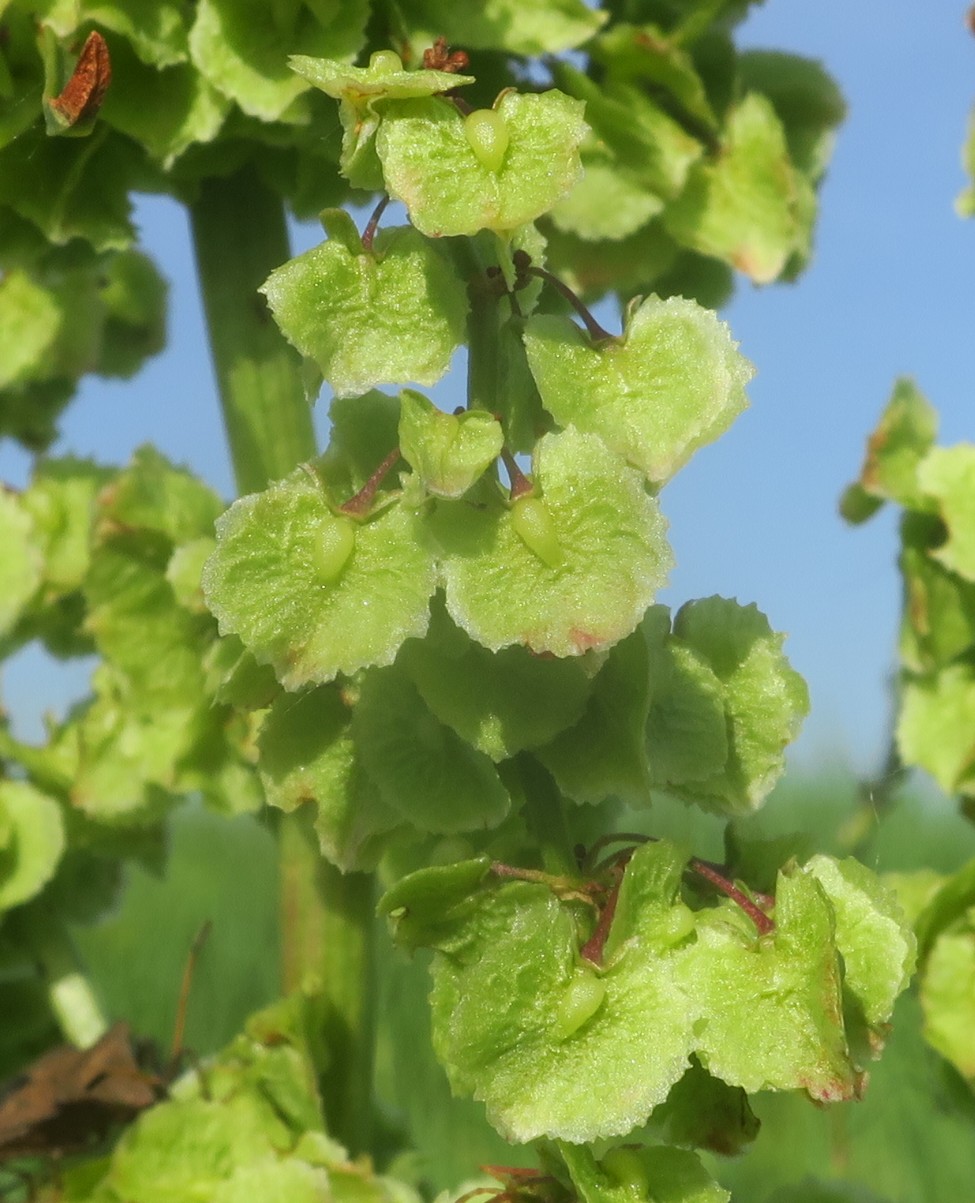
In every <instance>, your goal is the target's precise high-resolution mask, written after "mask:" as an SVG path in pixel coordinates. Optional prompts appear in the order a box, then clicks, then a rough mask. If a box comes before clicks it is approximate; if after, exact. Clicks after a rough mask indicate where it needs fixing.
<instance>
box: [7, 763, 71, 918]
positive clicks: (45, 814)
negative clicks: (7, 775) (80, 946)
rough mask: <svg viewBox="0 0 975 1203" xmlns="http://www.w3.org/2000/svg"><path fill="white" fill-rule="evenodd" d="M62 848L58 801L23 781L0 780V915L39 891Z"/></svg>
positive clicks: (48, 876) (60, 815) (62, 830)
mask: <svg viewBox="0 0 975 1203" xmlns="http://www.w3.org/2000/svg"><path fill="white" fill-rule="evenodd" d="M64 848H65V832H64V819H63V816H62V813H61V807H60V806H59V805H58V804H57V802H56V801H55V800H54V799H53V798H51V797H48V796H47V795H46V794H42V793H41V792H40V790H37V789H34V787H33V786H31V785H28V784H27V783H26V782H24V781H0V913H2V912H3V911H5V910H8V909H9V908H10V907H13V906H18V905H19V904H20V903H22V902H26V901H27V900H28V899H29V898H33V897H34V895H35V894H37V893H39V892H40V890H41V889H42V888H43V887H44V886H45V885H46V884H47V883H48V882H49V881H50V879H51V878H52V877H53V876H54V871H55V869H56V868H57V866H58V862H59V861H60V859H61V856H62V854H63V852H64Z"/></svg>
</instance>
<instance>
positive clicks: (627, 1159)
mask: <svg viewBox="0 0 975 1203" xmlns="http://www.w3.org/2000/svg"><path fill="white" fill-rule="evenodd" d="M559 1151H560V1152H561V1154H562V1157H563V1158H564V1160H565V1164H566V1166H567V1168H568V1170H569V1174H570V1176H571V1178H572V1183H573V1185H574V1186H575V1187H576V1189H577V1190H578V1192H579V1197H580V1198H581V1199H582V1200H583V1203H634V1201H635V1200H637V1199H647V1198H650V1199H653V1200H654V1203H728V1200H729V1199H730V1198H731V1196H730V1195H729V1194H728V1192H727V1191H726V1190H722V1188H721V1187H720V1186H719V1185H718V1184H717V1182H715V1181H714V1179H713V1178H712V1177H711V1176H710V1174H708V1172H707V1170H705V1168H704V1166H702V1165H701V1162H700V1161H699V1160H698V1158H697V1156H696V1155H695V1154H694V1153H690V1152H688V1151H687V1150H686V1149H668V1148H640V1147H638V1146H636V1145H617V1146H616V1147H615V1148H612V1149H610V1150H609V1151H608V1152H606V1153H605V1154H604V1155H603V1157H602V1158H601V1159H600V1160H599V1161H597V1160H596V1158H595V1156H594V1155H593V1153H592V1151H591V1150H590V1149H588V1148H585V1147H584V1146H579V1145H568V1144H561V1145H560V1146H559ZM651 1192H652V1193H651Z"/></svg>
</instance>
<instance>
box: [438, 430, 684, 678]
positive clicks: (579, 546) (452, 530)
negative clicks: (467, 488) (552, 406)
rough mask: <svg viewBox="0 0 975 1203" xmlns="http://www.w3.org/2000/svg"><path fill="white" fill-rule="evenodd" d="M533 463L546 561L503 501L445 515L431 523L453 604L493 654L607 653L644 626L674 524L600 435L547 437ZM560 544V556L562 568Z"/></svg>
mask: <svg viewBox="0 0 975 1203" xmlns="http://www.w3.org/2000/svg"><path fill="white" fill-rule="evenodd" d="M533 466H534V480H535V484H536V488H537V489H538V490H539V497H540V499H541V500H542V501H543V502H544V505H545V512H546V514H547V516H548V519H550V520H551V523H550V525H549V523H548V521H546V538H545V542H544V546H543V547H542V552H543V554H539V551H538V549H537V548H532V547H530V546H529V544H528V543H527V542H526V541H525V540H524V538H523V536H522V534H520V533H519V532H518V530H517V528H516V526H515V523H514V520H513V513H512V510H511V509H509V508H508V507H506V506H504V505H502V504H500V502H498V503H496V504H493V505H490V506H487V507H484V508H480V509H475V508H473V507H471V506H469V505H467V504H466V503H465V502H464V501H459V502H452V503H444V504H442V505H441V506H440V507H439V508H438V510H437V512H436V513H435V515H434V517H433V522H432V525H433V529H434V532H435V533H436V535H437V537H438V539H439V541H440V543H441V545H442V547H443V568H442V572H443V578H444V581H445V583H446V591H447V609H448V611H449V613H450V616H451V617H452V618H453V620H454V622H456V623H457V625H458V626H459V627H461V628H462V629H463V630H465V631H467V633H468V634H469V635H471V636H472V637H473V638H474V639H476V640H477V641H478V643H482V644H484V646H485V647H488V648H491V649H493V650H495V651H496V650H497V649H498V648H502V647H506V646H507V645H508V644H512V643H520V644H524V645H525V646H526V647H528V648H530V649H531V650H532V651H533V652H536V653H542V652H550V653H552V654H554V655H556V656H577V655H581V654H582V653H583V652H586V651H589V650H590V649H591V648H601V647H608V646H610V645H611V644H613V643H616V642H617V641H618V640H619V639H622V638H623V637H624V636H625V635H628V634H629V633H630V631H632V630H633V629H634V627H635V626H636V625H637V623H638V622H639V621H640V618H641V616H642V615H643V612H644V611H645V610H646V608H647V606H648V605H649V604H650V603H651V602H652V601H653V596H654V593H655V592H656V591H657V589H658V588H660V587H661V586H662V585H663V583H664V580H665V578H666V574H667V571H668V570H669V568H670V565H671V555H670V548H669V547H668V545H667V541H666V537H665V534H664V531H665V524H664V520H663V518H662V517H661V516H660V513H659V511H658V509H657V506H656V503H655V502H654V501H653V499H652V498H650V497H649V496H648V495H647V494H646V492H645V490H644V487H643V483H642V481H641V479H640V477H639V476H638V474H637V473H636V472H634V471H633V470H632V469H631V468H628V467H627V466H626V465H625V464H624V463H623V462H622V461H621V460H620V459H619V458H618V457H617V456H616V455H614V454H613V453H612V452H611V451H610V450H609V449H608V448H607V447H606V445H605V444H604V443H603V442H602V441H601V440H600V439H599V438H597V437H596V436H594V435H588V434H581V433H579V432H578V431H576V430H572V429H569V430H566V431H563V432H562V433H560V434H552V435H546V436H545V437H544V438H543V439H541V440H540V442H539V443H538V445H537V447H536V450H535V456H534V465H533ZM516 504H517V503H516ZM555 543H557V545H558V548H559V553H560V555H561V560H560V561H559V562H557V563H555V564H554V566H553V564H552V563H551V562H547V561H551V560H552V559H553V555H552V554H550V553H551V549H552V547H553V546H554V544H555Z"/></svg>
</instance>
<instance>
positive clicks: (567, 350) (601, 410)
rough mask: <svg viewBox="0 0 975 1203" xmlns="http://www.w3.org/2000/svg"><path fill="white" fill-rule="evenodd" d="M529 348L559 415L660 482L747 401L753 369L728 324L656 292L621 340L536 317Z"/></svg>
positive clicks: (545, 395)
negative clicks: (592, 336) (593, 338)
mask: <svg viewBox="0 0 975 1203" xmlns="http://www.w3.org/2000/svg"><path fill="white" fill-rule="evenodd" d="M525 349H526V351H527V353H528V362H529V363H530V365H531V369H532V374H533V375H534V377H535V380H536V381H537V383H538V389H539V392H540V394H541V397H542V402H543V404H544V405H545V408H546V409H547V410H549V412H550V413H551V414H552V415H553V416H554V417H555V420H556V421H557V422H559V423H560V424H561V425H563V426H568V425H570V424H571V425H573V426H576V427H577V428H578V429H580V430H585V431H590V432H592V433H594V434H598V435H600V436H601V438H602V439H603V441H604V442H605V443H606V444H607V445H608V446H609V447H611V448H612V449H613V450H614V451H617V452H618V453H619V454H620V455H622V456H624V457H625V458H626V459H627V460H628V461H629V462H630V463H631V464H634V465H635V466H636V467H638V468H640V469H641V471H643V472H644V473H645V474H646V476H647V477H648V479H649V480H650V481H651V482H652V483H653V484H655V485H658V486H659V485H661V484H663V483H664V482H665V481H667V480H668V479H669V478H670V477H671V476H673V474H674V473H675V472H676V471H677V469H678V468H680V467H681V465H682V464H684V463H686V461H687V460H688V459H689V458H690V457H691V455H692V454H693V453H694V452H695V451H696V450H697V448H698V447H700V446H702V445H703V444H705V443H707V442H710V441H711V440H712V439H715V438H717V436H718V435H719V434H721V433H722V432H723V431H724V430H726V429H727V428H728V427H729V426H730V425H731V423H732V421H734V419H735V418H736V417H737V416H738V414H740V413H741V412H742V410H743V409H744V408H745V405H746V404H747V402H746V399H745V391H744V386H745V384H746V383H747V382H748V380H749V379H750V378H751V375H752V368H751V365H750V364H749V363H748V362H747V360H745V359H743V358H742V356H741V355H739V354H738V351H737V347H736V344H735V343H734V342H733V341H732V340H731V337H730V335H729V333H728V328H727V326H725V325H724V323H723V322H720V321H718V319H717V318H716V317H715V315H714V314H713V313H710V312H708V311H707V310H704V309H701V308H700V307H699V306H698V305H696V304H695V303H694V302H693V301H686V300H684V299H683V298H680V297H672V298H670V299H669V300H666V301H661V300H659V299H658V298H657V297H651V298H649V299H648V300H646V301H644V302H643V303H642V304H640V305H639V306H637V307H636V308H635V309H633V310H631V312H630V314H629V318H628V321H627V323H626V328H625V329H624V331H623V334H622V336H621V337H620V339H619V340H618V341H617V340H612V341H609V342H605V343H601V344H598V345H595V346H594V345H593V344H592V343H591V342H590V340H589V339H588V338H587V336H586V335H585V334H584V333H583V332H582V331H581V330H580V329H579V327H578V326H577V325H575V323H574V322H571V321H569V320H568V319H567V318H559V317H549V316H539V317H533V318H531V319H530V320H529V322H528V325H527V327H526V330H525Z"/></svg>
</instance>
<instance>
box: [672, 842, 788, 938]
mask: <svg viewBox="0 0 975 1203" xmlns="http://www.w3.org/2000/svg"><path fill="white" fill-rule="evenodd" d="M687 867H688V868H689V869H690V870H691V871H692V872H694V873H696V874H697V875H698V877H703V878H704V879H705V881H709V882H710V883H711V884H712V885H713V886H715V887H716V888H717V889H719V890H720V891H721V892H722V893H723V894H727V895H728V897H729V898H730V899H731V901H732V902H734V903H736V904H737V905H738V906H739V907H741V909H742V910H743V911H744V912H745V914H746V915H747V916H748V918H749V919H751V921H752V923H754V924H755V928H756V930H757V931H758V934H759V935H760V936H767V935H768V933H769V932H770V931H773V930H774V929H775V924H774V922H773V921H772V920H771V919H770V918H769V916H768V915H766V913H765V912H764V911H763V910H762V909H761V907H759V906H757V905H756V904H755V903H754V902H753V901H752V900H751V899H750V898H749V897H748V895H747V894H746V893H745V892H744V890H739V888H738V887H737V886H736V885H735V883H734V882H733V881H729V879H728V878H727V877H725V875H724V873H722V872H721V868H720V866H718V865H712V864H711V862H710V861H706V860H700V859H699V858H698V857H696V856H692V857H691V859H690V860H689V861H688V862H687Z"/></svg>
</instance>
